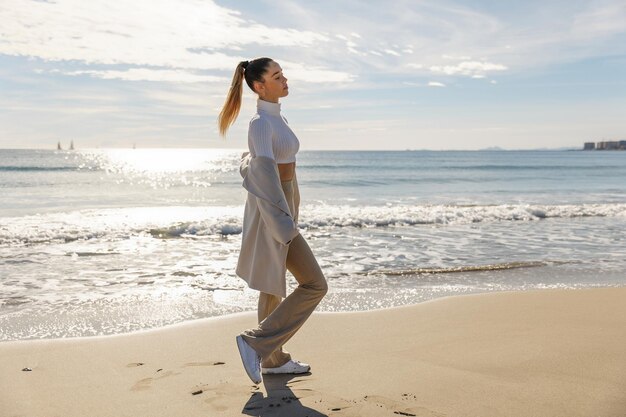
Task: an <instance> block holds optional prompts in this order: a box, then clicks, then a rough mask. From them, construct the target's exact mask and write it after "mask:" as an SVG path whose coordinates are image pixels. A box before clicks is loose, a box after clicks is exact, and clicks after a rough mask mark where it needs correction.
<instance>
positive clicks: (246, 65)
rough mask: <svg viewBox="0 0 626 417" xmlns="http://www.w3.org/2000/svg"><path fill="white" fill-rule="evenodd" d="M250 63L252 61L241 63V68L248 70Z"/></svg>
mask: <svg viewBox="0 0 626 417" xmlns="http://www.w3.org/2000/svg"><path fill="white" fill-rule="evenodd" d="M249 63H250V61H241V66H242V67H243V69H244V70H245V69H246V68H248V64H249Z"/></svg>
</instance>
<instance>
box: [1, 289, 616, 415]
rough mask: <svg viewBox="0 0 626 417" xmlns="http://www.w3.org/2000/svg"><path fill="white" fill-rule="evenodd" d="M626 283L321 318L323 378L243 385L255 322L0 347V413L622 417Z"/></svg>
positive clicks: (317, 356)
mask: <svg viewBox="0 0 626 417" xmlns="http://www.w3.org/2000/svg"><path fill="white" fill-rule="evenodd" d="M624 299H626V287H602V288H584V289H575V290H572V289H541V290H526V291H497V292H489V293H475V294H464V295H460V296H459V295H453V296H446V297H441V298H437V299H432V300H428V301H425V302H422V303H418V304H413V305H406V306H399V307H392V308H386V309H381V310H371V311H366V312H363V311H354V312H326V313H314V314H313V315H312V316H311V318H310V319H309V320H308V321H307V323H305V325H304V326H303V328H302V329H300V331H299V332H298V333H297V334H296V336H294V338H293V339H292V340H290V341H289V342H288V343H287V345H286V346H285V349H286V350H288V351H290V352H291V353H292V356H293V357H294V359H298V360H302V361H305V362H307V363H310V364H311V367H312V368H311V373H309V374H305V375H300V376H293V375H291V376H268V377H265V378H264V382H262V383H261V384H260V385H259V386H255V385H253V384H252V383H251V382H250V380H249V379H248V378H247V376H246V375H245V372H244V370H243V366H242V365H241V360H240V358H239V355H238V352H237V349H236V346H235V342H234V336H235V335H236V334H237V333H238V332H239V331H241V330H243V329H245V328H247V327H252V326H253V325H254V324H256V323H255V321H256V314H255V313H254V312H241V313H234V314H231V315H228V316H218V317H208V318H202V319H197V320H193V321H187V322H183V323H177V324H173V325H169V326H166V327H160V328H154V329H146V330H143V331H137V332H131V333H124V334H115V335H106V336H87V337H78V338H60V339H40V340H21V341H7V342H3V343H0V373H1V374H2V375H3V378H2V379H0V416H1V417H4V416H7V417H8V416H19V415H28V416H42V417H43V416H52V415H59V416H64V417H66V416H67V417H71V416H84V415H90V416H115V417H119V416H133V417H138V416H150V417H156V416H173V415H186V416H206V415H211V416H239V415H255V416H261V415H263V416H266V415H276V416H290V417H293V416H309V417H313V416H331V415H332V416H366V417H368V416H371V417H379V416H385V415H389V416H394V415H416V416H418V415H419V416H444V415H453V416H477V415H479V416H502V415H506V416H528V415H533V416H556V415H567V416H581V417H582V416H589V415H594V416H607V417H608V416H619V415H623V414H624V413H625V412H626V390H625V389H624V388H625V387H626V375H624V373H623V370H624V369H626V354H624V350H623V346H626V303H624V302H623V300H624ZM26 367H28V368H30V369H32V371H22V369H23V368H26Z"/></svg>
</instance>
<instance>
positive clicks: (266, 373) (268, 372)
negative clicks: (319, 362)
mask: <svg viewBox="0 0 626 417" xmlns="http://www.w3.org/2000/svg"><path fill="white" fill-rule="evenodd" d="M310 371H311V368H309V369H307V370H306V371H302V372H275V371H263V370H261V373H262V374H263V375H278V374H292V375H298V374H306V373H307V372H310Z"/></svg>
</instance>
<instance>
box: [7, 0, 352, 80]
mask: <svg viewBox="0 0 626 417" xmlns="http://www.w3.org/2000/svg"><path fill="white" fill-rule="evenodd" d="M0 21H2V41H1V42H0V54H5V55H12V56H28V57H36V58H40V59H42V60H43V61H46V62H50V63H60V62H62V61H65V62H72V63H75V64H76V63H78V64H82V65H85V66H93V65H100V66H102V65H104V66H111V65H130V66H136V67H153V68H154V67H157V68H160V70H155V69H143V70H139V69H134V70H128V71H122V72H120V71H117V70H118V68H114V69H112V70H111V69H105V70H101V69H100V68H98V69H97V70H95V72H93V71H92V72H91V74H92V75H94V76H100V77H103V78H108V77H114V78H120V79H128V80H135V79H142V80H143V79H150V80H157V79H159V77H161V78H160V80H161V81H182V82H190V80H196V81H197V80H207V79H208V78H207V77H209V76H206V75H204V76H199V75H196V76H194V74H193V71H194V70H203V71H207V70H208V71H232V70H233V69H234V67H235V65H236V63H237V62H238V61H240V60H244V59H249V58H247V57H243V56H239V54H233V53H232V52H239V51H242V50H243V49H245V48H254V47H256V46H258V45H263V46H264V47H265V48H307V47H312V46H316V45H320V44H324V43H327V42H329V40H330V39H329V37H328V36H326V35H325V34H322V33H319V32H316V31H310V30H297V29H291V28H279V27H271V26H267V25H263V24H260V23H257V22H255V21H252V20H247V19H245V18H243V17H242V16H241V14H240V13H239V12H237V11H235V10H231V9H228V8H225V7H221V6H219V5H217V4H215V3H214V2H212V1H200V0H180V1H175V2H174V1H167V0H135V1H132V2H124V1H103V0H90V1H87V2H86V1H82V0H58V1H55V2H49V3H48V2H9V3H8V4H7V3H3V4H2V5H0ZM234 34H236V36H234ZM318 66H319V65H318ZM89 70H92V68H89ZM172 70H173V71H174V72H172ZM332 72H333V73H336V72H338V71H336V70H333V71H332ZM320 74H321V75H322V77H324V80H322V81H327V80H328V77H327V74H325V73H324V72H323V71H320V70H319V68H315V69H314V70H313V71H312V72H311V73H310V74H309V73H308V70H307V67H306V66H305V67H303V68H302V69H301V70H300V71H299V76H300V77H302V78H303V79H306V80H309V81H316V80H315V77H316V76H318V75H320ZM336 78H341V77H336ZM343 79H351V78H350V77H344V78H343ZM192 82H195V81H192Z"/></svg>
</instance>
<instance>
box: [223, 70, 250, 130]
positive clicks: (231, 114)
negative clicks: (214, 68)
mask: <svg viewBox="0 0 626 417" xmlns="http://www.w3.org/2000/svg"><path fill="white" fill-rule="evenodd" d="M247 66H248V61H241V62H240V63H239V64H237V68H235V74H234V75H233V81H232V82H231V84H230V89H229V90H228V96H227V97H226V101H225V102H224V107H222V111H221V112H220V114H219V116H218V118H217V124H218V126H219V130H220V135H222V136H225V135H226V131H227V130H228V128H229V127H230V125H232V124H233V123H234V122H235V119H237V116H238V115H239V110H240V109H241V95H242V92H243V77H244V71H245V69H246V67H247Z"/></svg>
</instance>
